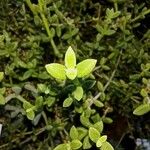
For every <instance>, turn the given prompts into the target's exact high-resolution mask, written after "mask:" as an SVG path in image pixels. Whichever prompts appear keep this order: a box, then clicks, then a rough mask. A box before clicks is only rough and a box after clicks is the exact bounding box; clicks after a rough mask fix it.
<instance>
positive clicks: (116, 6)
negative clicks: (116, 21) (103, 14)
mask: <svg viewBox="0 0 150 150" xmlns="http://www.w3.org/2000/svg"><path fill="white" fill-rule="evenodd" d="M114 7H115V11H118V3H117V2H114Z"/></svg>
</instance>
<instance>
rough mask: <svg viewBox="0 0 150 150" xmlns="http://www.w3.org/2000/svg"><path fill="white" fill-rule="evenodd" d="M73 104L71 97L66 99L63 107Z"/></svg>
mask: <svg viewBox="0 0 150 150" xmlns="http://www.w3.org/2000/svg"><path fill="white" fill-rule="evenodd" d="M72 102H73V99H72V98H71V97H68V98H66V99H65V100H64V102H63V107H69V106H70V105H71V104H72Z"/></svg>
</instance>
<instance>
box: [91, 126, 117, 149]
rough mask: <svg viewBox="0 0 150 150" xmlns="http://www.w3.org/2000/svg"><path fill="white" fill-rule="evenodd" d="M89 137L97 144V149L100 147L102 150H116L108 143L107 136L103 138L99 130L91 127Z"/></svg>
mask: <svg viewBox="0 0 150 150" xmlns="http://www.w3.org/2000/svg"><path fill="white" fill-rule="evenodd" d="M89 137H90V139H91V140H92V141H93V142H94V143H96V147H100V148H101V150H114V149H113V147H112V146H111V144H110V143H109V142H107V141H106V140H107V136H106V135H103V136H101V135H100V132H99V131H98V130H97V129H95V128H93V127H90V129H89Z"/></svg>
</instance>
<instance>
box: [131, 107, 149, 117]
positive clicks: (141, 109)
mask: <svg viewBox="0 0 150 150" xmlns="http://www.w3.org/2000/svg"><path fill="white" fill-rule="evenodd" d="M149 111H150V104H141V105H140V106H138V107H137V108H136V109H135V110H134V111H133V114H134V115H138V116H140V115H144V114H146V113H148V112H149Z"/></svg>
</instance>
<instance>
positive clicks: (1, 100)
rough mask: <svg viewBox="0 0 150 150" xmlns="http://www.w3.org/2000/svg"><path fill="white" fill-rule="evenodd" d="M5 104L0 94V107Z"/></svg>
mask: <svg viewBox="0 0 150 150" xmlns="http://www.w3.org/2000/svg"><path fill="white" fill-rule="evenodd" d="M4 104H5V98H4V96H3V95H2V94H0V105H4Z"/></svg>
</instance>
